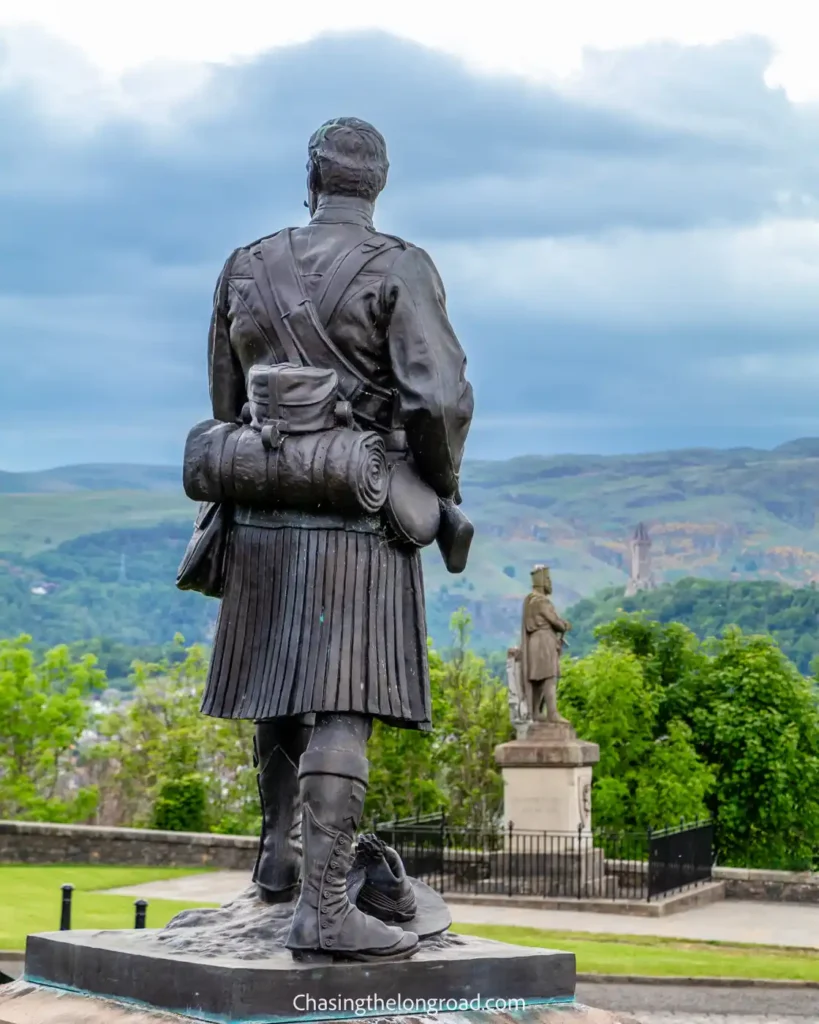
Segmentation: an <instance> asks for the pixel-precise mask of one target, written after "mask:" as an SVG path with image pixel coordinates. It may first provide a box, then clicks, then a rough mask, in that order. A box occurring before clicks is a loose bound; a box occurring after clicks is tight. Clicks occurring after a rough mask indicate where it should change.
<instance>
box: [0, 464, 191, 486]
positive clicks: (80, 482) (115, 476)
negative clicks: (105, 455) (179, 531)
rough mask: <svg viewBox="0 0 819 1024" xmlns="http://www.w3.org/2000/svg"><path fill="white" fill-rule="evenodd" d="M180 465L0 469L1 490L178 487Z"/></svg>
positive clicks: (100, 465) (180, 472)
mask: <svg viewBox="0 0 819 1024" xmlns="http://www.w3.org/2000/svg"><path fill="white" fill-rule="evenodd" d="M181 488H182V471H181V470H180V468H179V466H150V465H146V466H140V465H122V466H118V465H108V464H105V463H100V464H98V465H95V464H93V463H92V464H89V465H85V466H62V467H60V468H59V469H42V470H38V471H37V472H34V473H4V472H2V471H0V494H62V493H65V492H66V491H69V492H71V491H180V490H181Z"/></svg>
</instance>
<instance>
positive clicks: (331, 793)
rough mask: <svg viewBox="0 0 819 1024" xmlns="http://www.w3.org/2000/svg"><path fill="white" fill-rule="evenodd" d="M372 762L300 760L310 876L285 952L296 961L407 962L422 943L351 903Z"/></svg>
mask: <svg viewBox="0 0 819 1024" xmlns="http://www.w3.org/2000/svg"><path fill="white" fill-rule="evenodd" d="M368 769H369V765H368V762H367V759H366V757H362V756H361V755H360V754H357V753H353V752H351V751H344V750H308V751H307V752H306V753H305V754H304V755H303V756H302V759H301V765H300V769H299V778H300V782H301V805H302V843H303V846H304V877H303V881H302V887H301V895H300V896H299V902H298V903H297V905H296V912H295V914H294V916H293V923H292V925H291V928H290V935H289V937H288V940H287V948H288V949H291V950H292V951H293V955H294V957H296V958H297V959H307V958H311V955H312V956H316V955H318V956H320V957H326V956H328V955H329V956H334V957H335V958H337V959H346V960H374V961H375V960H404V959H406V958H407V957H410V956H412V954H413V953H414V952H415V950H416V948H417V946H418V936H417V935H415V934H414V933H413V932H405V931H403V930H402V929H401V928H395V927H393V926H390V925H387V924H384V923H383V922H382V921H378V920H376V919H375V918H373V917H369V916H368V915H367V914H364V913H362V911H360V910H359V909H358V908H357V907H354V906H353V904H352V903H350V900H349V898H348V896H347V874H348V872H349V870H350V867H351V866H352V861H353V847H354V836H355V831H356V828H357V827H358V823H359V821H360V820H361V812H362V810H363V807H364V797H365V795H366V792H367V779H368Z"/></svg>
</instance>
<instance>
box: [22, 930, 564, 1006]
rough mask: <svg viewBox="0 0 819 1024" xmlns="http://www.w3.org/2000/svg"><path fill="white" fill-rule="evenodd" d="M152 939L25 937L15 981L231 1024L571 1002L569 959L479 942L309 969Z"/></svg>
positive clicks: (146, 935)
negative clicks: (203, 953) (186, 950)
mask: <svg viewBox="0 0 819 1024" xmlns="http://www.w3.org/2000/svg"><path fill="white" fill-rule="evenodd" d="M157 934H158V933H156V932H151V931H143V932H134V931H121V932H80V931H75V932H53V933H46V934H42V935H31V936H29V939H28V945H27V947H26V966H25V978H26V980H27V981H29V982H32V983H35V984H39V985H49V986H55V987H57V988H61V989H65V990H68V991H71V992H78V993H82V994H91V995H97V996H107V997H110V998H113V999H117V1000H121V1001H126V1002H130V1003H134V1004H137V1005H141V1006H143V1007H152V1008H156V1009H159V1010H166V1011H171V1012H175V1013H179V1014H183V1015H185V1016H188V1017H192V1018H194V1019H196V1020H204V1021H214V1022H228V1021H230V1022H233V1024H279V1022H284V1021H300V1020H310V1019H312V1020H321V1019H324V1020H339V1019H345V1018H346V1019H349V1018H351V1017H356V1016H359V1017H362V1018H363V1017H379V1016H390V1017H395V1016H398V1015H402V1014H403V1015H406V1014H408V1013H413V1014H414V1013H423V1012H429V1011H430V1010H433V1009H436V1010H438V1011H446V1010H450V1011H452V1010H461V1011H464V1010H469V1009H475V1010H477V1009H479V1008H481V1009H491V1008H492V1007H493V1005H494V1003H489V1005H487V1003H488V1001H490V1000H492V1001H495V1002H497V1001H498V1000H504V1001H506V1003H507V1004H508V1001H510V1000H520V1001H521V1002H520V1003H518V1004H516V1005H518V1006H519V1007H522V1006H524V1005H536V1004H545V1003H549V1002H550V1001H561V1000H570V999H572V998H573V997H574V989H575V958H574V954H573V953H562V952H554V951H551V950H543V949H533V948H527V947H521V946H510V945H507V944H505V943H500V942H490V941H488V940H484V939H473V938H468V939H464V940H462V941H460V942H459V943H458V944H457V945H452V946H448V947H445V948H426V949H423V950H422V951H421V952H419V953H418V954H416V956H414V957H413V958H412V959H410V960H404V961H400V962H398V963H390V964H359V963H331V964H327V965H316V964H300V963H297V962H295V961H294V960H293V958H292V957H291V955H290V954H289V953H287V952H285V951H277V952H274V953H273V954H272V955H271V956H269V957H267V958H265V959H255V960H239V959H235V958H230V957H215V956H214V957H209V958H203V957H193V956H185V955H180V954H179V953H178V952H174V953H170V952H169V951H168V950H167V949H166V948H163V946H162V944H161V943H160V942H159V941H157V940H156V935H157ZM453 1001H454V1002H453ZM503 1006H504V1004H500V1005H499V1006H498V1008H499V1009H503Z"/></svg>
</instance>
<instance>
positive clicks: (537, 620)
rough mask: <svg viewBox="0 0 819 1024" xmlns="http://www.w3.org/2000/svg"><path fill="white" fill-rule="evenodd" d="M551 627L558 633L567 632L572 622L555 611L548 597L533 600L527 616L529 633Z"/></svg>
mask: <svg viewBox="0 0 819 1024" xmlns="http://www.w3.org/2000/svg"><path fill="white" fill-rule="evenodd" d="M546 626H548V627H550V628H551V629H553V630H554V631H555V632H556V633H567V632H568V631H569V629H570V628H571V627H570V624H569V623H568V622H567V621H566V620H565V619H561V618H560V616H559V615H558V614H557V612H556V611H555V606H554V605H553V604H552V602H551V601H550V600H549V599H548V598H547V597H541V598H540V599H539V600H537V601H532V602H531V605H530V608H529V615H528V616H527V622H526V631H527V632H528V633H534V632H535V631H536V630H538V629H543V628H544V627H546Z"/></svg>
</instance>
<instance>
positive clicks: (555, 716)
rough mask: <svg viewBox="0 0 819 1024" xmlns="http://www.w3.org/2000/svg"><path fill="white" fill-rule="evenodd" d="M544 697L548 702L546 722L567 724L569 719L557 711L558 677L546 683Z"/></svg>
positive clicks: (553, 677)
mask: <svg viewBox="0 0 819 1024" xmlns="http://www.w3.org/2000/svg"><path fill="white" fill-rule="evenodd" d="M543 696H544V699H545V701H546V721H547V722H567V721H568V719H567V718H564V717H563V715H561V714H560V712H559V711H558V710H557V676H552V678H551V679H546V680H545V681H544V684H543Z"/></svg>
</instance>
